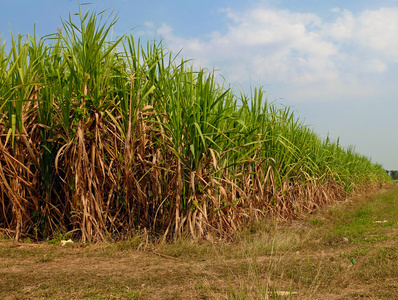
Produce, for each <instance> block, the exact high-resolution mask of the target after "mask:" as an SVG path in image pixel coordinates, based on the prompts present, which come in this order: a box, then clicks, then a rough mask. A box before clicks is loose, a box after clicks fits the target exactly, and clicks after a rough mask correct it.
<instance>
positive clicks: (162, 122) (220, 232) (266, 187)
mask: <svg viewBox="0 0 398 300" xmlns="http://www.w3.org/2000/svg"><path fill="white" fill-rule="evenodd" d="M115 23H116V20H115V19H111V18H108V19H106V18H105V17H104V13H101V14H95V13H91V12H87V13H83V12H82V11H81V10H80V13H79V20H78V21H77V22H75V21H73V20H72V17H69V19H68V20H65V21H63V28H62V30H59V32H58V33H55V34H53V35H50V36H47V37H44V38H41V39H38V37H37V36H36V34H34V35H33V36H30V35H27V36H26V38H24V37H22V36H21V35H18V36H17V37H14V36H12V35H11V44H10V45H8V48H9V50H8V48H6V45H5V43H3V44H2V45H1V46H0V230H1V231H2V232H3V234H7V235H9V236H12V237H14V238H16V239H20V238H26V237H29V238H35V239H38V240H40V239H46V238H51V237H52V236H54V234H59V233H69V234H73V235H74V236H75V237H76V238H79V239H81V240H82V241H85V242H86V241H90V242H95V241H102V240H109V239H111V240H112V239H119V238H121V237H125V236H126V235H128V234H131V232H133V231H134V230H137V229H144V228H145V229H146V230H150V231H151V232H153V233H157V234H162V235H163V236H164V238H166V239H174V238H178V237H179V236H181V235H183V234H188V235H190V236H192V237H194V238H206V237H209V236H211V235H217V236H225V237H232V236H233V235H234V232H236V231H237V230H238V229H239V228H241V227H242V226H245V225H247V224H249V223H250V222H252V221H253V220H258V219H261V218H268V217H271V216H275V217H278V218H294V217H297V216H299V215H301V214H303V213H306V212H311V211H313V210H315V209H317V208H318V207H321V206H322V205H324V204H327V203H332V202H334V201H337V200H341V199H344V198H345V197H346V196H347V195H348V194H349V193H350V192H352V191H353V190H356V189H358V188H363V187H366V186H371V185H374V184H380V183H383V182H385V181H387V180H388V176H387V175H386V173H385V171H384V170H383V168H382V167H381V166H380V165H377V164H374V163H373V162H371V160H370V159H368V158H367V157H364V156H361V155H359V154H357V153H356V152H355V151H354V149H352V148H349V149H344V148H342V147H340V146H339V144H338V142H331V141H330V140H329V139H327V140H321V139H320V138H319V137H318V136H317V135H316V134H315V133H314V132H313V131H312V130H310V129H309V128H308V127H306V126H305V125H304V124H303V122H301V121H300V120H299V119H297V118H296V117H295V116H294V114H293V112H292V111H291V109H290V108H289V107H283V106H278V105H276V104H274V103H269V102H268V101H267V98H266V95H265V94H264V91H263V90H262V89H261V88H253V89H252V91H251V94H250V95H246V94H245V93H243V92H241V93H240V94H236V93H234V92H233V91H232V90H231V89H230V88H229V87H228V86H225V82H224V81H219V78H216V76H215V75H214V73H213V72H208V71H207V70H204V69H201V70H194V69H193V67H192V64H190V63H189V62H187V61H184V60H179V59H178V56H174V55H173V54H172V53H171V52H167V51H166V50H165V48H164V47H163V45H162V43H157V42H148V43H147V46H146V47H145V46H144V45H143V43H141V41H140V40H139V39H138V40H135V39H134V38H133V36H132V35H129V36H128V35H124V36H122V37H120V38H117V39H116V40H113V41H112V40H110V38H109V36H110V33H111V30H112V27H113V26H114V25H115Z"/></svg>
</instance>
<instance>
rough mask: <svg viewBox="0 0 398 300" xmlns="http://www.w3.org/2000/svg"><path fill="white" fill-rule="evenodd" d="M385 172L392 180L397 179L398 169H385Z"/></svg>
mask: <svg viewBox="0 0 398 300" xmlns="http://www.w3.org/2000/svg"><path fill="white" fill-rule="evenodd" d="M386 172H387V174H388V175H390V176H391V178H392V179H393V180H398V171H397V170H392V171H388V170H386Z"/></svg>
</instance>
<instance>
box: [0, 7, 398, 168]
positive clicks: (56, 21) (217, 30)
mask: <svg viewBox="0 0 398 300" xmlns="http://www.w3.org/2000/svg"><path fill="white" fill-rule="evenodd" d="M77 3H78V2H77V0H57V1H54V0H51V1H50V0H36V1H32V0H14V1H9V0H7V1H5V0H0V38H1V39H2V40H3V41H6V43H7V42H9V40H10V36H9V31H10V29H11V31H12V32H13V34H14V35H15V34H17V33H22V34H25V33H33V26H34V24H35V23H36V27H37V33H38V35H39V36H43V35H46V34H50V33H54V32H56V31H57V27H58V26H61V20H60V19H61V18H63V19H67V18H68V16H69V12H71V13H72V14H73V13H76V12H77V11H78V4H77ZM90 3H91V5H88V6H84V9H87V8H91V9H94V10H96V11H97V12H100V11H102V10H105V9H109V10H110V12H111V11H112V10H113V9H114V10H115V12H116V13H118V17H119V21H118V23H117V25H116V27H115V29H114V35H115V36H116V35H121V34H124V33H126V32H130V33H132V34H133V35H135V36H137V37H138V36H141V37H144V38H147V39H156V40H160V39H162V40H163V41H164V45H165V46H166V48H168V49H169V50H171V51H173V52H175V53H177V52H178V51H180V50H181V49H182V53H181V56H183V57H185V58H192V59H194V64H196V65H198V66H201V67H206V68H208V69H211V70H212V69H213V68H214V69H216V70H218V73H219V74H222V75H223V76H224V77H225V79H226V81H227V83H230V84H232V85H234V86H235V87H236V88H242V89H244V90H245V91H246V92H248V93H249V92H250V86H263V87H264V89H265V90H266V91H267V92H268V98H269V100H271V101H273V100H276V101H277V102H278V103H281V104H283V105H289V106H293V107H294V108H295V110H296V111H297V113H296V114H297V116H299V117H300V118H302V119H305V123H306V124H308V125H309V126H311V127H312V128H313V129H314V130H315V132H317V133H318V134H319V135H320V136H321V137H326V136H327V134H329V136H330V138H331V139H333V140H336V139H337V138H338V137H339V138H340V143H341V145H343V146H349V145H353V146H355V147H356V150H357V151H358V152H359V153H361V154H363V155H366V156H368V157H370V158H372V160H373V161H374V162H378V163H380V164H382V165H383V166H384V168H386V169H388V170H397V169H398V81H397V79H398V39H397V36H398V0H378V1H374V0H372V1H368V0H360V1H359V0H351V1H319V0H300V1H297V0H285V1H282V0H279V1H278V0H268V1H267V0H246V1H237V0H201V1H187V0H185V1H183V0H181V1H180V0H178V1H177V0H169V1H168V0H147V1H142V0H140V1H138V0H137V1H135V0H132V1H128V0H114V1H102V0H92V1H90Z"/></svg>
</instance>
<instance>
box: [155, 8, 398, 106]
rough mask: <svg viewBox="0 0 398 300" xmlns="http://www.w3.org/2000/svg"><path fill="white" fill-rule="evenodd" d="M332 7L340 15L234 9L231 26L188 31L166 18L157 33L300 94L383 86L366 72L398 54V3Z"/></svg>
mask: <svg viewBox="0 0 398 300" xmlns="http://www.w3.org/2000/svg"><path fill="white" fill-rule="evenodd" d="M332 11H333V13H334V14H335V15H336V18H335V20H334V21H332V22H325V21H323V20H322V18H321V17H320V16H318V15H316V14H313V13H298V12H292V11H289V10H276V9H268V8H265V7H256V8H255V9H251V10H247V11H243V12H237V11H233V10H232V9H226V10H224V13H225V14H226V16H227V17H228V18H229V20H230V22H231V23H230V24H229V25H228V29H227V31H226V32H225V33H220V32H218V31H214V32H209V33H208V36H207V38H202V39H199V38H183V37H180V36H178V35H176V34H175V33H174V31H173V28H172V27H171V26H170V25H168V24H163V25H162V26H161V27H160V28H158V30H157V34H158V35H161V36H162V38H163V39H164V41H165V45H166V46H167V47H168V48H169V49H171V50H172V51H173V52H178V51H180V50H181V49H183V52H182V53H183V55H184V56H185V57H188V58H193V59H195V62H196V63H197V64H198V65H200V66H201V67H205V66H207V67H208V68H212V67H213V66H214V67H215V68H216V69H221V70H222V72H221V73H222V74H223V75H224V76H225V77H226V78H227V79H228V81H229V82H231V81H232V83H240V84H245V83H247V82H249V81H250V80H252V81H253V80H254V81H255V82H257V81H261V82H262V83H264V84H266V85H269V86H273V85H275V86H276V85H278V86H284V87H285V88H286V89H291V90H292V91H294V92H293V93H294V94H290V96H292V97H296V98H298V99H314V100H315V99H324V98H325V94H327V95H329V96H330V98H331V99H334V98H336V97H341V96H343V95H344V93H345V95H346V96H355V95H357V97H362V96H363V95H364V94H365V95H370V94H372V93H377V90H376V89H375V88H374V87H373V86H370V85H369V84H368V82H369V80H368V81H366V82H365V81H363V77H364V76H365V75H366V74H373V73H374V74H382V73H383V72H385V71H387V70H388V68H389V65H390V64H391V63H395V62H398V39H397V38H396V37H397V36H398V8H397V9H384V8H381V9H379V10H374V11H363V12H362V13H359V14H357V15H354V14H353V13H352V12H351V11H349V10H346V9H343V10H342V9H339V8H334V9H333V10H332ZM364 74H365V75H364ZM287 94H288V95H289V93H287ZM370 96H371V95H370Z"/></svg>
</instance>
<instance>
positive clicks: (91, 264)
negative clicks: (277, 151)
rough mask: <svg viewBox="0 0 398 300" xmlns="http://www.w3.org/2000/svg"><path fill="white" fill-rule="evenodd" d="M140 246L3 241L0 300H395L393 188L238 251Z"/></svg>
mask: <svg viewBox="0 0 398 300" xmlns="http://www.w3.org/2000/svg"><path fill="white" fill-rule="evenodd" d="M379 221H380V222H379ZM384 221H386V222H384ZM133 245H135V246H133ZM136 248H137V246H136V243H130V242H121V243H116V244H103V245H84V244H79V243H73V244H70V245H67V246H61V245H60V244H56V245H52V244H49V243H40V244H34V243H16V242H14V241H11V240H7V239H0V257H1V259H0V298H1V299H266V297H267V296H268V297H269V299H359V298H361V299H394V297H396V295H398V188H396V187H395V188H393V189H388V190H386V191H384V192H382V193H380V192H379V193H376V194H374V195H372V196H366V197H361V199H359V200H356V201H354V202H352V203H349V202H347V203H344V204H341V205H339V206H336V207H334V208H331V209H330V210H327V211H325V212H322V214H318V215H313V216H309V217H308V218H307V219H305V220H301V221H295V222H293V223H291V224H288V225H286V224H285V225H282V226H280V225H278V226H277V227H270V226H265V227H260V228H259V229H258V230H257V231H256V232H255V233H251V234H243V235H242V238H241V239H240V240H239V241H237V242H236V243H234V244H232V243H223V242H219V243H207V242H206V243H200V244H198V243H194V242H192V241H179V242H178V243H175V244H171V245H165V244H161V245H150V246H148V247H147V248H146V250H145V251H138V250H137V249H136Z"/></svg>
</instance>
